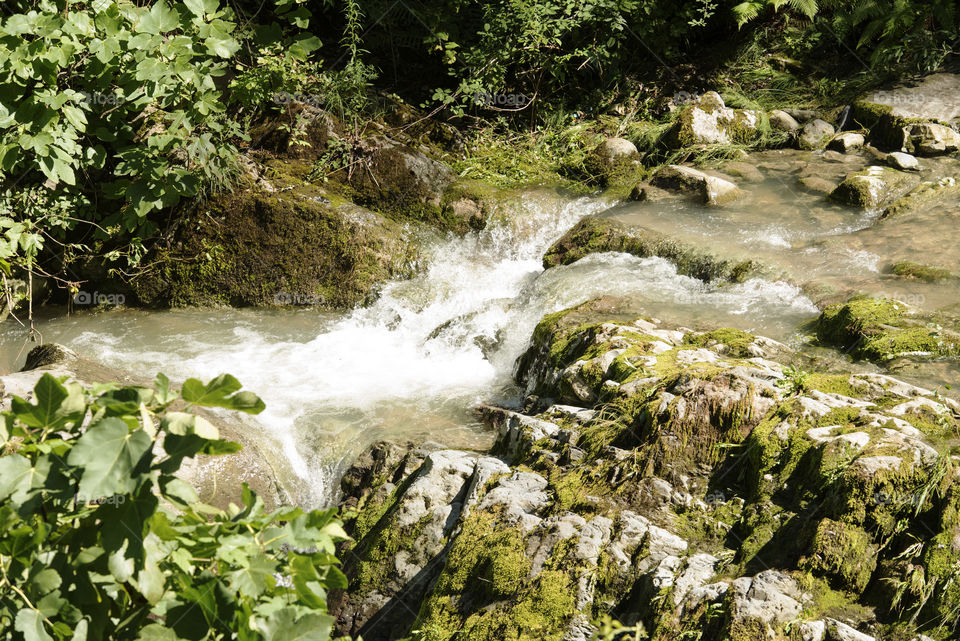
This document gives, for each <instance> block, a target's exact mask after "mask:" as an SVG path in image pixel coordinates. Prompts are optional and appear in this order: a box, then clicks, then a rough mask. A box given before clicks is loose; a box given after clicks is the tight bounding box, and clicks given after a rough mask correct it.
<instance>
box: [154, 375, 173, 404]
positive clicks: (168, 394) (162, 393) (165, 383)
mask: <svg viewBox="0 0 960 641" xmlns="http://www.w3.org/2000/svg"><path fill="white" fill-rule="evenodd" d="M153 385H154V387H156V388H157V393H156V396H155V398H156V400H157V402H158V403H160V404H161V405H166V404H167V403H171V402H173V401H174V400H176V398H177V393H176V392H172V391H171V390H170V379H169V378H167V375H166V374H164V373H163V372H161V373H159V374H157V376H156V378H154V379H153Z"/></svg>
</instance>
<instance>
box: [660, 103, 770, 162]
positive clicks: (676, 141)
mask: <svg viewBox="0 0 960 641" xmlns="http://www.w3.org/2000/svg"><path fill="white" fill-rule="evenodd" d="M760 116H761V114H760V112H757V111H754V110H750V109H731V108H730V107H727V106H726V105H724V103H723V98H721V97H720V94H718V93H717V92H715V91H708V92H707V93H705V94H703V95H702V96H700V97H699V98H698V99H696V100H695V101H693V103H692V104H690V105H688V106H686V107H684V109H683V110H682V111H681V112H680V114H679V115H678V116H677V119H676V121H675V123H674V125H673V127H671V128H670V130H669V131H668V132H667V133H666V134H665V135H664V138H663V142H664V143H665V144H666V145H667V146H668V147H669V148H671V149H680V148H683V147H689V146H691V145H716V144H730V143H745V142H749V141H750V139H751V138H752V137H753V136H754V134H755V133H756V131H757V126H758V125H759V123H760Z"/></svg>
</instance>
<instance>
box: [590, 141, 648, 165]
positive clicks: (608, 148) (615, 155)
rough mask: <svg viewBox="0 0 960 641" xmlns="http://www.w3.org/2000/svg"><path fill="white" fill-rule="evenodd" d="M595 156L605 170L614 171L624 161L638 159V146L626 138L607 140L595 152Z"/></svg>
mask: <svg viewBox="0 0 960 641" xmlns="http://www.w3.org/2000/svg"><path fill="white" fill-rule="evenodd" d="M593 155H594V156H595V157H596V158H597V160H598V161H599V162H600V165H601V167H602V168H604V169H612V168H614V167H615V166H617V165H619V164H620V163H622V162H623V161H624V160H629V159H631V158H636V157H637V156H638V155H639V154H638V152H637V146H636V145H634V144H633V143H632V142H630V141H629V140H627V139H626V138H607V139H606V140H604V141H603V142H602V143H600V144H599V145H598V146H597V148H596V149H594V150H593Z"/></svg>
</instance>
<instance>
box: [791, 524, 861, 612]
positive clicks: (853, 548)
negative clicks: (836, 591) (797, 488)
mask: <svg viewBox="0 0 960 641" xmlns="http://www.w3.org/2000/svg"><path fill="white" fill-rule="evenodd" d="M803 565H804V567H805V568H806V569H808V570H809V571H811V572H815V573H817V574H821V575H824V576H828V577H831V578H832V579H833V580H834V581H836V583H837V584H838V587H840V588H843V589H846V590H849V591H851V592H853V593H855V594H859V593H861V592H863V591H864V589H866V587H867V584H868V583H869V582H870V577H871V576H873V572H874V570H876V568H877V546H876V545H874V544H873V541H872V538H871V537H870V535H869V534H867V533H866V532H865V531H864V530H863V529H862V528H859V527H856V526H853V525H849V524H847V523H842V522H839V521H834V520H831V519H823V520H822V521H821V522H820V525H819V526H818V527H817V533H816V534H815V535H814V537H813V543H812V546H811V550H810V555H809V556H808V557H807V558H806V559H805V561H804V563H803Z"/></svg>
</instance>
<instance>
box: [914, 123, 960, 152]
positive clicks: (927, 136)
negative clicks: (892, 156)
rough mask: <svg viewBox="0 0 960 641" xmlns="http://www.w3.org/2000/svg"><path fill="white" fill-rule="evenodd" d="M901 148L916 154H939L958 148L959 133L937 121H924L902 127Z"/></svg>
mask: <svg viewBox="0 0 960 641" xmlns="http://www.w3.org/2000/svg"><path fill="white" fill-rule="evenodd" d="M903 140H904V142H903V149H902V150H901V151H909V152H913V153H914V154H916V155H918V156H941V155H943V154H951V153H953V152H955V151H957V150H958V149H960V134H958V133H957V132H956V131H954V130H953V129H951V128H950V127H947V126H946V125H939V124H937V123H932V122H925V123H919V124H913V125H908V126H906V127H904V128H903Z"/></svg>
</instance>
